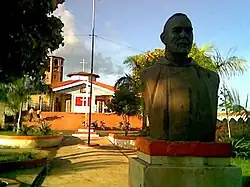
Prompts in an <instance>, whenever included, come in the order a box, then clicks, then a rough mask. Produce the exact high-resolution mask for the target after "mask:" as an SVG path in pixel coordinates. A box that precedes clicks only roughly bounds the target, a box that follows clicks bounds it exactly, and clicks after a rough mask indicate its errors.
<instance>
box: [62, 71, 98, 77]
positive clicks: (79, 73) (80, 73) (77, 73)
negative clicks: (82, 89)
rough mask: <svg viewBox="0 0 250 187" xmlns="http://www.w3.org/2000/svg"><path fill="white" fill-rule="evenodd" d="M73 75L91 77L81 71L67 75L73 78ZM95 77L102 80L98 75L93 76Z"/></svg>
mask: <svg viewBox="0 0 250 187" xmlns="http://www.w3.org/2000/svg"><path fill="white" fill-rule="evenodd" d="M73 75H81V76H90V75H91V74H90V73H88V72H83V71H80V72H72V73H69V74H68V75H67V77H71V76H73ZM93 76H94V77H96V78H100V76H99V75H97V74H93Z"/></svg>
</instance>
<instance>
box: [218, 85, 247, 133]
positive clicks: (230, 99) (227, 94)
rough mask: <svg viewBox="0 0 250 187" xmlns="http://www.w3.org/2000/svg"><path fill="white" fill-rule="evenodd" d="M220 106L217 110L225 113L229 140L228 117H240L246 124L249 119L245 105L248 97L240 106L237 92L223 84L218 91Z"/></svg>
mask: <svg viewBox="0 0 250 187" xmlns="http://www.w3.org/2000/svg"><path fill="white" fill-rule="evenodd" d="M219 99H220V104H219V108H220V109H221V111H223V112H225V113H226V120H227V128H228V136H229V138H231V127H230V119H229V116H230V115H234V116H236V117H241V118H242V119H243V122H244V123H245V125H247V124H246V121H247V120H248V119H249V114H248V111H247V109H246V108H247V104H248V96H247V99H246V104H245V106H242V105H241V103H240V96H239V92H237V91H236V90H234V89H232V90H229V89H228V88H227V86H226V85H225V84H223V85H222V87H221V89H220V97H219Z"/></svg>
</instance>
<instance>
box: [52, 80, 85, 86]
mask: <svg viewBox="0 0 250 187" xmlns="http://www.w3.org/2000/svg"><path fill="white" fill-rule="evenodd" d="M80 81H82V80H66V81H62V82H58V83H55V84H53V85H52V86H51V87H52V88H59V87H63V86H67V85H69V84H73V83H76V82H80Z"/></svg>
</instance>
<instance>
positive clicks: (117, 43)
mask: <svg viewBox="0 0 250 187" xmlns="http://www.w3.org/2000/svg"><path fill="white" fill-rule="evenodd" d="M64 36H88V37H91V34H79V35H78V34H74V35H64ZM95 37H96V38H98V39H101V40H105V41H108V42H111V43H114V44H116V45H120V46H123V47H126V48H129V49H132V50H134V51H139V52H142V53H144V52H145V51H143V50H141V49H137V48H135V47H132V46H129V45H126V44H122V43H120V42H117V41H114V40H111V39H108V38H104V37H102V36H99V35H95Z"/></svg>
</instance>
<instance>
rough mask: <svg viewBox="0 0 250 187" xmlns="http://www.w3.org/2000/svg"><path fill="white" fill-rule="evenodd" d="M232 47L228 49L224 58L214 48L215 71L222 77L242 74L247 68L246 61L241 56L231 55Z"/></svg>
mask: <svg viewBox="0 0 250 187" xmlns="http://www.w3.org/2000/svg"><path fill="white" fill-rule="evenodd" d="M234 52H235V49H234V48H231V49H230V50H229V51H228V54H227V56H226V58H223V57H222V55H221V53H220V52H219V50H218V49H216V48H214V53H215V54H214V55H213V61H214V63H215V64H216V66H217V71H218V73H219V74H220V76H221V77H223V78H230V77H233V76H237V75H242V74H243V73H245V72H246V71H247V69H248V67H249V66H248V64H247V61H246V60H245V59H243V58H240V57H237V56H233V55H232V54H233V53H234Z"/></svg>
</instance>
